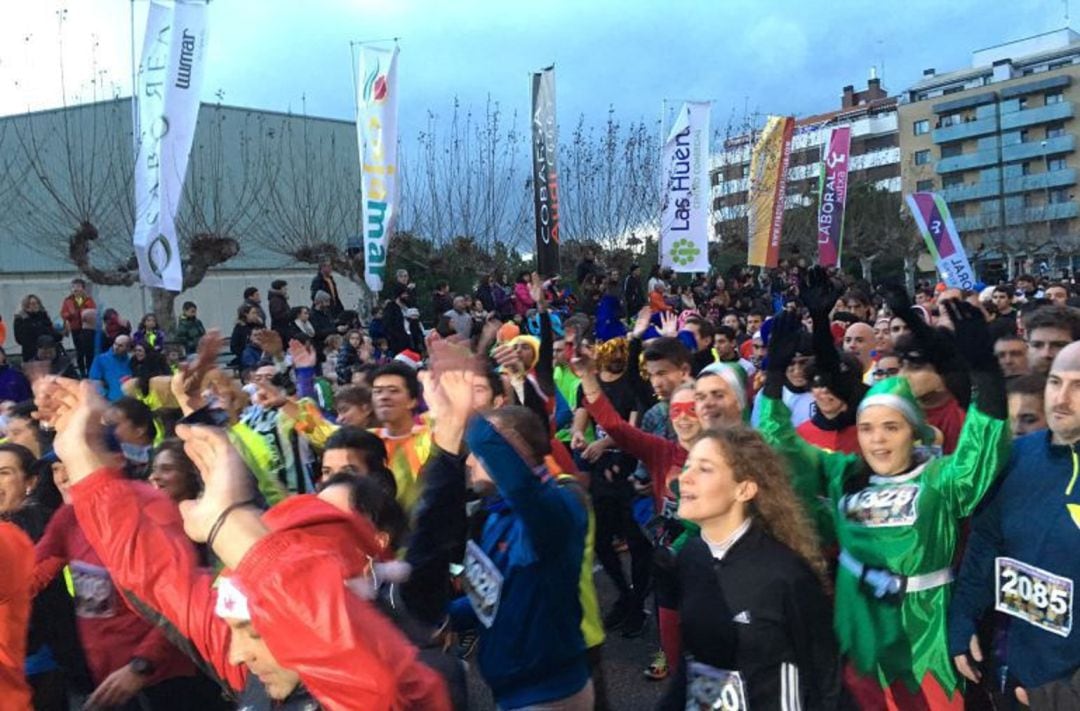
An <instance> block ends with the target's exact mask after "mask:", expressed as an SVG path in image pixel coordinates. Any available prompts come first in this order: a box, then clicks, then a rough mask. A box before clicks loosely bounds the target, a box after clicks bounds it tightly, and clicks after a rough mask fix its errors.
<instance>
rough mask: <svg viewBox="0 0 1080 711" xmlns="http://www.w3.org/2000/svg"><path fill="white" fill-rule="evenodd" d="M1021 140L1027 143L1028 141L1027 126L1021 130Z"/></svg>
mask: <svg viewBox="0 0 1080 711" xmlns="http://www.w3.org/2000/svg"><path fill="white" fill-rule="evenodd" d="M1020 142H1021V143H1027V142H1028V130H1027V129H1026V128H1025V129H1024V130H1022V131H1021V132H1020Z"/></svg>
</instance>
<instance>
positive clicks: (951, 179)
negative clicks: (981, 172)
mask: <svg viewBox="0 0 1080 711" xmlns="http://www.w3.org/2000/svg"><path fill="white" fill-rule="evenodd" d="M963 184H964V174H963V173H953V174H952V175H943V176H941V187H943V188H957V187H960V186H961V185H963Z"/></svg>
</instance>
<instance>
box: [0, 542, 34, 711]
mask: <svg viewBox="0 0 1080 711" xmlns="http://www.w3.org/2000/svg"><path fill="white" fill-rule="evenodd" d="M0 571H3V574H0V699H3V701H4V703H3V707H4V708H5V709H11V711H30V709H31V706H30V687H29V686H27V684H26V677H25V676H24V674H23V669H24V665H25V663H26V628H27V625H29V624H30V576H31V575H32V574H33V572H34V544H33V543H31V542H30V539H29V538H28V537H27V535H26V534H25V533H23V532H22V529H21V528H19V527H18V526H16V525H15V524H13V523H3V522H0Z"/></svg>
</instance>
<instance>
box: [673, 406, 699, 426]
mask: <svg viewBox="0 0 1080 711" xmlns="http://www.w3.org/2000/svg"><path fill="white" fill-rule="evenodd" d="M668 412H669V414H670V415H671V421H672V422H674V421H675V420H677V419H679V418H680V417H689V418H690V419H693V420H696V419H697V409H696V408H695V407H694V403H693V402H673V403H671V407H670V408H669V410H668Z"/></svg>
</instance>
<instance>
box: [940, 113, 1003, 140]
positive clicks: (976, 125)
mask: <svg viewBox="0 0 1080 711" xmlns="http://www.w3.org/2000/svg"><path fill="white" fill-rule="evenodd" d="M996 132H997V116H988V117H987V118H982V119H977V120H975V121H968V122H967V123H959V124H955V125H953V126H946V127H945V128H936V129H934V131H933V133H931V134H930V135H931V137H932V138H933V139H934V143H948V142H949V141H961V140H964V139H965V138H977V137H979V136H985V135H987V134H991V133H996Z"/></svg>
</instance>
